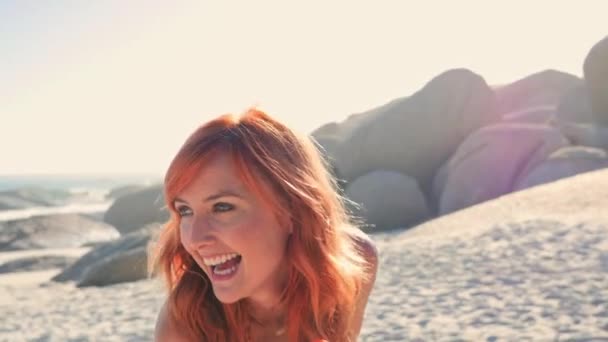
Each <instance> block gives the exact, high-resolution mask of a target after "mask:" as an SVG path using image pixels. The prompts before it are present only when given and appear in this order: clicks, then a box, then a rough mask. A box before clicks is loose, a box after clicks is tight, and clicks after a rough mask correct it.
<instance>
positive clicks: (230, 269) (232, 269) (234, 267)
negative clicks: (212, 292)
mask: <svg viewBox="0 0 608 342" xmlns="http://www.w3.org/2000/svg"><path fill="white" fill-rule="evenodd" d="M234 271H236V266H232V267H230V268H229V269H227V270H223V271H220V270H218V269H217V268H216V269H214V270H213V273H215V274H219V275H227V274H230V273H233V272H234Z"/></svg>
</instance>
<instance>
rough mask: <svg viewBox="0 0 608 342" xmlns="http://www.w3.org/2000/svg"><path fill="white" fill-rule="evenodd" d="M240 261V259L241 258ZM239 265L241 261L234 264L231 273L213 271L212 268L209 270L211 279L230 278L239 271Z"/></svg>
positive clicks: (223, 279) (222, 279)
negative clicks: (234, 266)
mask: <svg viewBox="0 0 608 342" xmlns="http://www.w3.org/2000/svg"><path fill="white" fill-rule="evenodd" d="M241 262H242V260H241ZM240 267H241V263H240V262H239V263H238V264H237V265H236V270H234V272H232V273H228V274H217V273H215V272H213V270H210V271H211V272H210V273H211V280H212V281H226V280H230V279H232V278H234V276H235V275H236V274H237V272H238V271H239V268H240Z"/></svg>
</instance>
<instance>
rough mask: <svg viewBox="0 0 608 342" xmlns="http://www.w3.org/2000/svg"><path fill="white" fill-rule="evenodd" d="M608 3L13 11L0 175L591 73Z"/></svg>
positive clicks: (8, 8)
mask: <svg viewBox="0 0 608 342" xmlns="http://www.w3.org/2000/svg"><path fill="white" fill-rule="evenodd" d="M606 13H608V2H607V1H602V0H599V1H585V2H584V3H579V2H574V1H556V0H551V1H541V0H536V1H528V0H522V1H508V2H507V1H501V2H498V1H428V0H420V1H354V0H350V1H320V0H319V1H312V0H308V1H299V2H295V1H261V0H260V1H241V2H236V1H163V2H160V1H157V2H153V1H122V0H115V1H25V0H24V1H18V0H14V1H12V4H11V2H9V1H4V2H2V3H0V174H7V173H8V174H11V173H12V174H23V173H96V174H99V173H106V172H112V173H140V172H141V173H156V174H159V175H160V174H162V173H164V171H165V169H166V167H167V165H168V163H169V161H170V160H171V158H172V156H173V155H174V153H175V152H176V151H177V149H178V148H179V146H180V145H181V144H182V142H183V141H184V140H185V138H186V137H187V135H188V134H190V133H191V132H192V131H194V129H195V128H196V127H197V126H198V125H200V124H202V123H204V122H205V121H207V120H209V119H210V118H213V117H215V116H217V115H219V114H222V113H226V112H242V111H243V110H244V109H245V108H246V107H248V106H250V105H259V106H260V108H262V109H265V110H267V111H268V112H269V113H270V114H272V115H274V116H276V117H278V118H280V119H282V120H284V121H285V122H286V123H288V124H289V125H291V126H293V127H295V128H296V129H298V130H300V131H302V132H310V131H311V130H313V129H314V128H316V127H318V126H319V125H321V124H323V123H326V122H328V121H336V120H341V119H343V118H344V117H346V116H347V115H349V114H352V113H354V112H360V111H364V110H366V109H369V108H371V107H374V106H377V105H381V104H383V103H385V102H387V101H389V100H391V99H393V98H396V97H400V96H404V95H408V94H410V93H412V92H413V91H415V90H416V89H418V88H420V87H421V86H422V85H423V84H424V83H425V82H427V81H428V80H430V79H431V78H432V77H433V76H435V75H437V74H439V73H441V72H442V71H444V70H446V69H449V68H454V67H467V68H470V69H471V70H473V71H475V72H477V73H479V74H481V75H482V76H484V77H485V79H486V80H487V81H488V82H489V83H492V84H497V83H505V82H510V81H513V80H516V79H518V78H520V77H522V76H525V75H528V74H530V73H533V72H537V71H540V70H543V69H547V68H555V69H559V70H563V71H567V72H570V73H573V74H577V75H581V73H582V71H581V69H582V61H583V59H584V57H585V55H586V53H587V51H588V50H589V48H590V47H591V46H592V45H593V44H594V43H595V42H597V41H599V40H600V39H601V38H602V37H603V36H605V35H606V34H608V29H607V28H608V24H606V22H607V21H606Z"/></svg>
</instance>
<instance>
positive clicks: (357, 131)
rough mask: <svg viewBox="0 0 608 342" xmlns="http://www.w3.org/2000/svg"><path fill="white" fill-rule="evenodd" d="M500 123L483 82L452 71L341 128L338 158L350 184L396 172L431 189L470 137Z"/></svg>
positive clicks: (473, 75) (474, 75) (490, 94)
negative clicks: (374, 174)
mask: <svg viewBox="0 0 608 342" xmlns="http://www.w3.org/2000/svg"><path fill="white" fill-rule="evenodd" d="M498 119H499V117H498V115H497V114H496V113H495V112H494V95H493V92H492V90H491V89H490V88H489V87H488V86H487V85H486V83H485V81H484V80H483V78H481V77H480V76H478V75H476V74H474V73H472V72H470V71H468V70H464V69H456V70H450V71H447V72H445V73H443V74H441V75H439V76H437V77H435V78H434V79H433V80H431V81H430V82H429V83H428V84H427V85H425V86H424V87H423V88H422V89H421V90H420V91H418V92H416V93H415V94H414V95H412V96H411V97H409V98H401V99H397V100H394V101H392V102H390V103H387V104H386V105H384V106H381V107H378V108H375V109H372V110H370V111H368V112H365V113H362V114H359V115H357V116H355V117H352V118H350V119H348V120H346V121H345V122H343V123H342V124H340V129H339V130H338V131H339V134H338V135H339V138H336V140H337V141H339V143H338V144H337V147H336V148H335V152H333V154H332V157H333V160H334V163H335V165H336V168H337V169H338V171H339V173H340V175H341V176H342V177H343V178H344V179H345V180H346V181H347V182H351V181H353V180H354V179H356V178H357V177H360V176H362V175H365V174H367V173H369V172H371V171H374V170H391V171H397V172H400V173H403V174H407V175H410V176H412V177H414V178H415V179H416V180H417V181H418V182H419V184H420V186H421V187H422V188H423V189H425V188H426V187H427V186H429V185H430V182H431V180H432V177H433V174H434V172H435V169H437V168H438V167H439V166H440V165H441V164H442V163H443V162H444V161H445V160H446V159H447V158H448V157H449V156H450V155H451V153H452V152H453V150H454V149H455V147H456V146H458V144H460V142H461V141H462V140H463V139H464V138H465V137H466V136H468V135H469V134H470V133H471V132H472V131H474V130H476V129H478V128H479V127H482V126H484V125H486V124H488V123H491V122H496V121H498Z"/></svg>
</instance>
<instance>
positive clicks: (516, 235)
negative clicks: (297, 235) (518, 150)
mask: <svg viewBox="0 0 608 342" xmlns="http://www.w3.org/2000/svg"><path fill="white" fill-rule="evenodd" d="M607 208H608V173H606V172H603V173H601V172H596V173H591V174H586V175H580V176H577V177H575V179H570V180H565V181H560V182H557V183H553V184H550V185H545V186H541V187H538V188H534V189H529V190H526V191H523V192H520V193H515V194H511V195H508V196H505V197H503V198H500V199H497V200H495V201H491V202H488V203H485V204H481V205H479V206H476V207H473V208H469V209H466V210H463V211H460V212H457V213H453V214H451V215H449V216H445V217H442V218H440V219H437V220H434V221H430V222H427V223H425V224H422V225H420V226H418V227H416V228H415V229H412V230H410V231H394V232H390V233H383V234H376V235H374V236H373V238H374V239H375V240H376V242H377V245H378V248H379V250H380V268H379V273H378V277H377V282H376V284H375V287H374V290H373V292H372V295H371V298H370V301H369V304H368V307H367V310H366V318H365V321H364V326H363V331H362V334H361V337H360V340H361V341H608V210H607ZM55 272H56V271H48V272H26V273H13V274H8V275H4V276H2V277H0V341H150V340H151V339H152V334H153V328H154V322H155V317H156V313H157V311H158V309H159V307H160V305H161V303H162V301H163V291H162V289H161V287H160V284H159V283H158V282H157V281H155V280H143V281H139V282H133V283H128V284H120V285H115V286H110V287H106V288H84V289H77V288H75V287H74V286H73V285H69V284H55V283H48V282H46V280H48V279H49V278H50V277H51V276H52V275H53V274H54V273H55Z"/></svg>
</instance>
